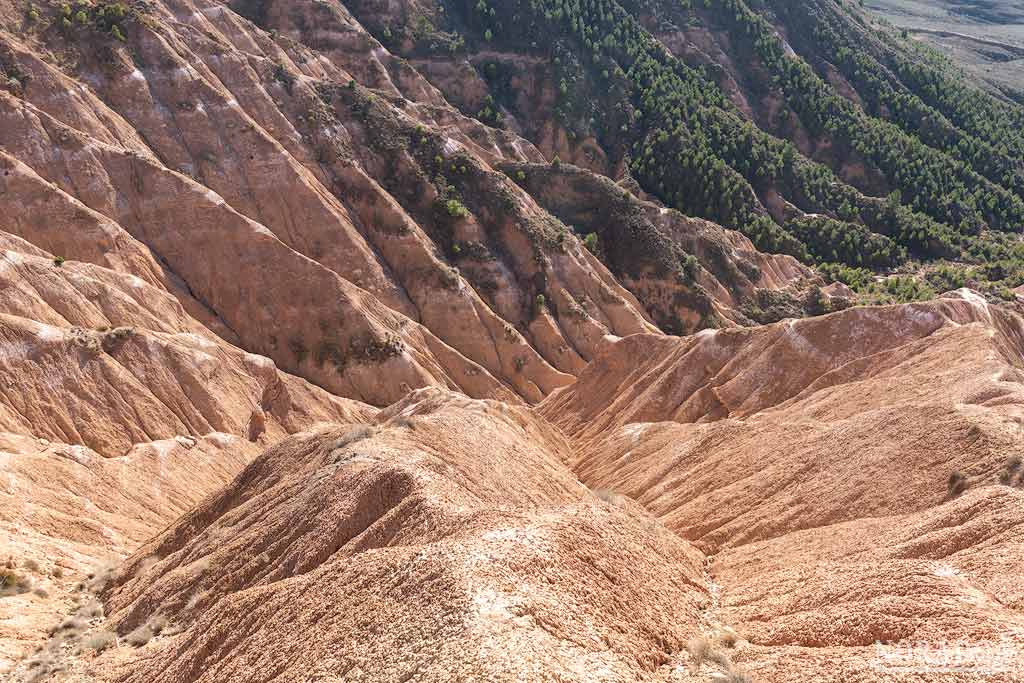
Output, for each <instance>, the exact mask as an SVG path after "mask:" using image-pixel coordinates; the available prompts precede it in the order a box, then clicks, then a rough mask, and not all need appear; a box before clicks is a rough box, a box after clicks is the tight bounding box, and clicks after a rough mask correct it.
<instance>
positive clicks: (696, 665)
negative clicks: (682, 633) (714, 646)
mask: <svg viewBox="0 0 1024 683" xmlns="http://www.w3.org/2000/svg"><path fill="white" fill-rule="evenodd" d="M686 651H687V652H688V653H689V654H690V665H691V666H692V667H693V670H694V671H695V672H696V671H700V667H701V666H702V665H703V664H704V662H705V661H707V659H708V655H709V654H710V652H711V643H709V642H708V640H707V638H701V637H699V636H698V637H696V638H691V639H690V641H689V642H688V643H686Z"/></svg>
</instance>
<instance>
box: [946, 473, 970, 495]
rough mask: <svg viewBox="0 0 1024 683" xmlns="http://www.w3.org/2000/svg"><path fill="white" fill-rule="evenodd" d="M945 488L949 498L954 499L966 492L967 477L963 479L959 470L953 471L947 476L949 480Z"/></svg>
mask: <svg viewBox="0 0 1024 683" xmlns="http://www.w3.org/2000/svg"><path fill="white" fill-rule="evenodd" d="M946 486H947V488H948V489H949V491H948V493H949V497H950V498H956V497H957V496H959V495H960V494H961V493H963V492H964V491H966V490H967V486H968V483H967V477H965V476H964V475H963V473H961V472H960V471H959V470H957V471H954V472H953V473H952V474H950V475H949V480H948V481H947V482H946Z"/></svg>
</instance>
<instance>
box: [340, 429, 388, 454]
mask: <svg viewBox="0 0 1024 683" xmlns="http://www.w3.org/2000/svg"><path fill="white" fill-rule="evenodd" d="M376 434H377V428H376V427H374V426H373V425H359V426H358V427H353V428H352V429H350V430H348V432H346V433H345V435H344V436H342V437H340V438H338V439H336V440H335V441H334V443H332V444H331V450H332V451H336V450H338V449H339V448H345V447H346V446H351V445H352V444H354V443H356V442H359V441H364V440H366V439H370V438H373V436H374V435H376Z"/></svg>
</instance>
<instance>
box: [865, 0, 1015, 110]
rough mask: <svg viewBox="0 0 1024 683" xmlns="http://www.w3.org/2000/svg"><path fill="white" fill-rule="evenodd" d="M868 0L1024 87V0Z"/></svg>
mask: <svg viewBox="0 0 1024 683" xmlns="http://www.w3.org/2000/svg"><path fill="white" fill-rule="evenodd" d="M866 6H867V7H868V8H870V9H871V10H873V11H874V12H876V13H877V14H878V15H879V16H881V17H883V18H884V19H886V20H888V21H890V22H892V23H893V24H894V25H896V26H898V27H900V28H905V29H907V30H908V32H909V33H912V34H913V35H914V36H915V37H917V38H920V39H922V40H924V41H925V42H927V43H928V44H929V45H932V46H933V47H936V48H939V49H940V50H942V51H943V52H945V53H946V54H948V55H950V56H951V57H952V58H953V59H954V60H956V61H957V62H958V63H960V64H962V65H964V66H965V67H966V68H967V69H969V70H970V71H972V72H973V73H975V74H977V75H979V76H982V77H983V78H985V79H988V80H990V81H993V82H994V83H996V84H998V85H999V86H1000V87H1004V88H1012V89H1015V90H1024V2H1020V1H1019V0H1013V1H1011V2H957V1H949V0H868V2H867V3H866Z"/></svg>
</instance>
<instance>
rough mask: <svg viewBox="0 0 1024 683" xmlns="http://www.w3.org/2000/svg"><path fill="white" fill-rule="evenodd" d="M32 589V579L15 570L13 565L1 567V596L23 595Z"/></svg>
mask: <svg viewBox="0 0 1024 683" xmlns="http://www.w3.org/2000/svg"><path fill="white" fill-rule="evenodd" d="M30 590H32V579H30V578H29V577H27V576H25V575H24V574H21V573H19V572H16V571H14V568H13V567H10V566H8V567H4V568H3V569H0V597H6V596H9V595H21V594H22V593H27V592H29V591H30Z"/></svg>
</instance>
